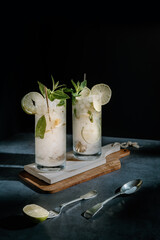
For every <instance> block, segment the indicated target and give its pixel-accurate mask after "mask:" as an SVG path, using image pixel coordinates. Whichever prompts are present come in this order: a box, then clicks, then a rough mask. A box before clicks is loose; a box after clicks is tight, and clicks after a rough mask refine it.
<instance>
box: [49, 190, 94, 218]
mask: <svg viewBox="0 0 160 240" xmlns="http://www.w3.org/2000/svg"><path fill="white" fill-rule="evenodd" d="M96 196H97V191H96V190H93V191H90V192H88V193H86V194H84V195H82V196H80V197H79V198H76V199H74V200H72V201H70V202H67V203H63V204H61V205H60V206H59V207H56V208H55V209H54V210H50V211H49V215H48V218H55V217H58V216H59V215H60V214H61V212H62V209H63V208H64V207H66V206H68V205H69V204H71V203H75V202H78V201H81V200H87V199H90V198H94V197H96Z"/></svg>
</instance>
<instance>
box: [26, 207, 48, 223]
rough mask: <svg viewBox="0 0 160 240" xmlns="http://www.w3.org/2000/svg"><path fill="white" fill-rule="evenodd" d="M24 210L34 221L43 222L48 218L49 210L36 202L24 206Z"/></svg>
mask: <svg viewBox="0 0 160 240" xmlns="http://www.w3.org/2000/svg"><path fill="white" fill-rule="evenodd" d="M23 212H24V213H25V215H26V216H27V217H29V219H30V220H32V221H34V222H43V221H44V220H46V219H47V217H48V215H49V212H48V211H47V210H46V209H44V208H43V207H40V206H38V205H36V204H29V205H26V206H25V207H24V208H23Z"/></svg>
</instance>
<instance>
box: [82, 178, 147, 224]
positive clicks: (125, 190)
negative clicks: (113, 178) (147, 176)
mask: <svg viewBox="0 0 160 240" xmlns="http://www.w3.org/2000/svg"><path fill="white" fill-rule="evenodd" d="M142 183H143V182H142V180H141V179H136V180H132V181H130V182H128V183H125V184H124V185H123V186H122V187H121V188H120V190H119V192H117V193H116V194H115V195H113V196H112V197H110V198H108V199H106V200H105V201H103V202H101V203H97V204H96V205H94V206H93V207H91V208H90V209H88V210H86V211H85V212H84V214H83V216H84V217H85V218H87V219H90V218H92V217H93V216H95V215H96V214H97V213H98V212H99V211H100V210H101V209H102V208H103V206H104V205H105V204H106V203H108V202H109V201H111V200H112V199H114V198H116V197H118V196H119V195H121V194H132V193H134V192H136V191H137V190H138V189H139V188H140V187H141V185H142Z"/></svg>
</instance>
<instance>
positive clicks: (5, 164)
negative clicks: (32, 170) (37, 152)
mask: <svg viewBox="0 0 160 240" xmlns="http://www.w3.org/2000/svg"><path fill="white" fill-rule="evenodd" d="M34 161H35V156H34V155H30V154H11V153H0V180H17V179H19V177H18V174H19V172H20V171H22V170H23V168H24V165H26V164H30V163H33V162H34Z"/></svg>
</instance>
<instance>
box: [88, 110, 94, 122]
mask: <svg viewBox="0 0 160 240" xmlns="http://www.w3.org/2000/svg"><path fill="white" fill-rule="evenodd" d="M88 114H89V120H90V122H91V123H93V113H92V112H91V111H89V110H88Z"/></svg>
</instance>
